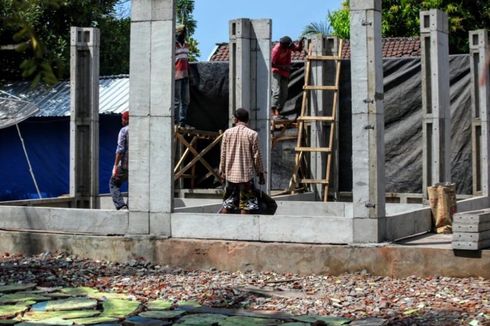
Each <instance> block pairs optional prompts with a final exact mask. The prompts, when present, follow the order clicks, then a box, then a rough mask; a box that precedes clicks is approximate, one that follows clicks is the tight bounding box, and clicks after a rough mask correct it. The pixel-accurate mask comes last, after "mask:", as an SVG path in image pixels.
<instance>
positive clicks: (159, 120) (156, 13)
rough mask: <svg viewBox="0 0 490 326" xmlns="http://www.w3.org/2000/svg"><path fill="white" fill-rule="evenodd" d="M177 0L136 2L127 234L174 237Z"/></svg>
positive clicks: (132, 41) (133, 19) (136, 0)
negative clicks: (171, 226)
mask: <svg viewBox="0 0 490 326" xmlns="http://www.w3.org/2000/svg"><path fill="white" fill-rule="evenodd" d="M174 8H175V4H174V0H134V1H132V13H131V49H130V88H129V112H130V114H129V117H130V118H129V208H130V211H129V228H128V229H129V231H128V232H129V233H133V234H148V233H151V234H158V235H170V214H171V212H172V209H173V196H174V194H173V192H174V175H173V165H174V155H173V151H172V148H173V141H174V137H173V126H174V123H173V103H174V70H175V63H174V56H175V46H174V44H175V9H174Z"/></svg>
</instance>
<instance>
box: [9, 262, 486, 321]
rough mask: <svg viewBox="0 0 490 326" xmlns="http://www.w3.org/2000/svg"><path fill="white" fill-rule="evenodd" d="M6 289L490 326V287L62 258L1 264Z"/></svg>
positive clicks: (479, 282)
mask: <svg viewBox="0 0 490 326" xmlns="http://www.w3.org/2000/svg"><path fill="white" fill-rule="evenodd" d="M0 282H1V283H3V284H11V283H19V282H22V283H28V282H34V283H37V284H38V285H39V286H43V287H53V286H88V287H94V288H97V289H99V290H101V291H112V292H118V293H127V294H130V295H132V296H134V297H135V298H137V299H139V300H141V301H143V302H146V301H147V300H150V299H157V298H158V299H166V300H175V301H181V300H187V301H190V300H192V301H197V302H199V303H200V304H201V305H203V306H206V307H213V308H231V309H246V310H251V311H260V312H282V313H288V314H292V315H304V314H308V315H321V316H338V317H346V318H349V319H351V320H353V321H356V320H361V319H366V318H370V317H376V318H382V319H384V320H385V324H388V325H472V326H477V325H490V301H489V300H490V281H489V280H485V279H481V278H449V277H437V276H434V277H426V278H421V277H407V278H402V279H394V278H390V277H379V276H373V275H368V274H367V273H363V272H361V273H356V274H345V275H341V276H329V275H297V274H289V273H286V274H277V273H273V272H263V273H257V272H252V271H235V272H226V271H218V270H201V271H184V270H181V269H176V268H172V267H169V266H158V265H152V264H149V263H147V262H145V260H144V259H143V258H141V259H138V260H134V261H131V262H129V263H124V264H119V263H111V262H105V261H92V260H86V259H80V258H78V257H74V256H70V255H67V254H63V253H43V254H41V255H37V256H34V257H23V256H10V255H9V254H8V253H4V254H3V257H2V258H1V259H0Z"/></svg>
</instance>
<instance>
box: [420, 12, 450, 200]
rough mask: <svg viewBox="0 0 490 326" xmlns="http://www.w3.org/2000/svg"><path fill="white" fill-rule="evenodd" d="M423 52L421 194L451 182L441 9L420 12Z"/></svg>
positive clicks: (446, 63)
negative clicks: (431, 187) (433, 186)
mask: <svg viewBox="0 0 490 326" xmlns="http://www.w3.org/2000/svg"><path fill="white" fill-rule="evenodd" d="M420 43H421V48H422V58H421V60H422V115H423V126H422V137H423V146H422V148H423V173H422V193H423V197H424V199H427V187H428V186H431V185H434V184H436V183H439V182H449V181H450V180H451V160H450V155H451V112H450V105H449V50H448V49H449V47H448V19H447V15H446V14H445V13H444V12H442V11H441V10H438V9H431V10H429V11H421V12H420Z"/></svg>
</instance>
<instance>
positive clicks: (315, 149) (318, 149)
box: [294, 147, 332, 153]
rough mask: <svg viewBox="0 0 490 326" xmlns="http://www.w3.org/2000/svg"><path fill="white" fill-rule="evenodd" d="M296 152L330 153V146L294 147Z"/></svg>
mask: <svg viewBox="0 0 490 326" xmlns="http://www.w3.org/2000/svg"><path fill="white" fill-rule="evenodd" d="M294 150H295V151H296V152H312V153H314V152H321V153H331V152H332V150H331V149H330V147H295V148H294Z"/></svg>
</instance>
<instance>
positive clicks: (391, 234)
mask: <svg viewBox="0 0 490 326" xmlns="http://www.w3.org/2000/svg"><path fill="white" fill-rule="evenodd" d="M431 226H432V218H431V211H430V209H429V208H425V209H420V210H417V211H414V212H408V213H402V214H398V215H394V216H390V217H387V218H386V230H387V233H386V238H387V240H390V241H394V240H397V239H401V238H405V237H408V236H411V235H414V234H419V233H422V232H428V231H430V230H431Z"/></svg>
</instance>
